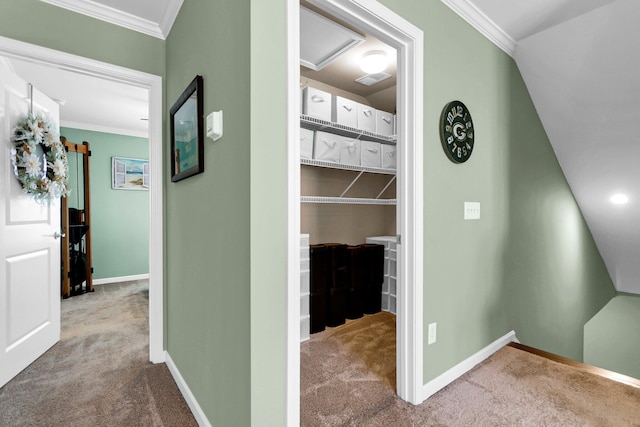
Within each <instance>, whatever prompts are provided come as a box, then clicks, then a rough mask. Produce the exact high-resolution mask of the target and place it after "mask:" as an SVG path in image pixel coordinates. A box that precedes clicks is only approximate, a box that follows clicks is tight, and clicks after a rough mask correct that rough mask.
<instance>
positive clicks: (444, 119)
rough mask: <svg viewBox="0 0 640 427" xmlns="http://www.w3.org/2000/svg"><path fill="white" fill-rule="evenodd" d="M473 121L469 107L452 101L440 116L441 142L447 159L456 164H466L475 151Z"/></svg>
mask: <svg viewBox="0 0 640 427" xmlns="http://www.w3.org/2000/svg"><path fill="white" fill-rule="evenodd" d="M474 136H475V135H474V131H473V120H471V113H469V110H468V109H467V107H466V106H465V105H464V104H463V103H462V102H460V101H451V102H449V103H448V104H447V105H445V106H444V108H443V109H442V114H441V115H440V142H441V143H442V148H443V149H444V152H445V153H447V157H449V160H451V161H452V162H454V163H464V162H466V161H467V160H469V157H471V152H472V151H473V139H474Z"/></svg>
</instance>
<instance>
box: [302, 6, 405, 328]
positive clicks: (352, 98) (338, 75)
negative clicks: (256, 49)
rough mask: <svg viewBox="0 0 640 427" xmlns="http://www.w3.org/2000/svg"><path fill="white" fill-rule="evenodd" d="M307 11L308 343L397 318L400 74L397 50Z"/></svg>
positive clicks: (304, 86) (304, 109)
mask: <svg viewBox="0 0 640 427" xmlns="http://www.w3.org/2000/svg"><path fill="white" fill-rule="evenodd" d="M300 4H301V8H300V9H301V12H300V32H301V34H300V58H301V59H300V62H301V65H300V96H301V117H300V144H301V145H300V152H301V159H300V178H301V199H300V201H301V212H300V224H301V230H300V231H301V251H302V252H301V289H300V291H301V319H300V324H301V337H300V338H301V341H305V340H307V339H309V337H310V336H311V334H314V333H316V332H320V331H322V330H324V329H325V328H326V327H333V326H339V325H341V324H344V323H345V322H346V321H347V320H349V319H356V318H360V317H362V316H363V315H366V314H373V313H376V312H379V311H381V310H382V311H389V312H391V313H393V314H396V288H397V286H396V263H397V251H396V235H397V232H396V215H397V213H396V173H397V162H396V144H397V137H396V90H397V89H396V79H397V77H396V51H395V50H394V49H393V48H392V47H390V46H388V45H386V44H384V43H383V42H381V41H380V40H378V39H376V38H375V37H373V36H371V35H368V34H365V33H363V32H362V31H360V30H358V29H357V28H355V27H353V26H350V25H348V24H347V23H345V22H342V21H341V20H339V19H337V18H335V17H333V16H331V15H329V14H327V13H326V12H324V11H323V10H321V9H319V8H316V7H314V6H313V5H310V4H308V3H307V2H305V1H302V2H301V3H300ZM375 59H377V60H379V61H381V62H380V63H378V64H367V61H370V60H375ZM374 65H377V66H378V68H375V67H374V68H371V67H372V66H374Z"/></svg>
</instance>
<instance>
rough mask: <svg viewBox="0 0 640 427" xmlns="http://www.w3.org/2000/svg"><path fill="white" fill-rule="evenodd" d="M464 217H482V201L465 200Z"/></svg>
mask: <svg viewBox="0 0 640 427" xmlns="http://www.w3.org/2000/svg"><path fill="white" fill-rule="evenodd" d="M464 219H480V202H464Z"/></svg>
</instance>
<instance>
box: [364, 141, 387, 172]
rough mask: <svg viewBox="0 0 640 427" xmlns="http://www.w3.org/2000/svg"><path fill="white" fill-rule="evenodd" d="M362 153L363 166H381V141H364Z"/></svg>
mask: <svg viewBox="0 0 640 427" xmlns="http://www.w3.org/2000/svg"><path fill="white" fill-rule="evenodd" d="M360 151H361V153H362V155H361V158H360V165H361V166H370V167H374V168H379V167H380V165H381V164H382V163H381V159H382V155H381V154H380V152H381V149H380V143H379V142H372V141H362V147H361V149H360Z"/></svg>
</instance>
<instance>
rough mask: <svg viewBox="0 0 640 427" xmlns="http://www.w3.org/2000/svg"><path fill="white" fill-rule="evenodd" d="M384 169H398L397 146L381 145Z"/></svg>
mask: <svg viewBox="0 0 640 427" xmlns="http://www.w3.org/2000/svg"><path fill="white" fill-rule="evenodd" d="M380 147H381V148H382V167H383V168H387V169H395V168H396V147H395V145H387V144H381V145H380Z"/></svg>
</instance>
